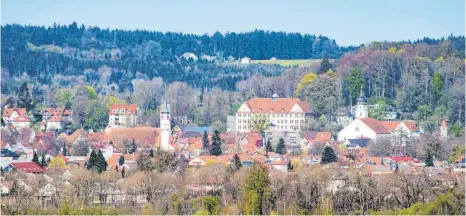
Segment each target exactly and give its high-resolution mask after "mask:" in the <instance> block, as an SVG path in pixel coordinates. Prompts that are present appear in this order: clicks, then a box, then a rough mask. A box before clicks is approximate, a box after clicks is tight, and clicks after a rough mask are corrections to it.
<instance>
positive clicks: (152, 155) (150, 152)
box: [149, 149, 155, 158]
mask: <svg viewBox="0 0 466 216" xmlns="http://www.w3.org/2000/svg"><path fill="white" fill-rule="evenodd" d="M154 156H155V154H154V149H150V151H149V157H151V158H154Z"/></svg>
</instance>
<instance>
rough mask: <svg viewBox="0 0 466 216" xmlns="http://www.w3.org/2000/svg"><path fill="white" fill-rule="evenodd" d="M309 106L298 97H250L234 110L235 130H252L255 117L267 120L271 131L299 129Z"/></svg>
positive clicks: (295, 130) (244, 131)
mask: <svg viewBox="0 0 466 216" xmlns="http://www.w3.org/2000/svg"><path fill="white" fill-rule="evenodd" d="M308 113H310V108H309V106H308V105H307V104H306V103H304V102H303V101H301V100H300V99H298V98H279V97H278V95H277V94H274V95H273V96H272V98H252V99H251V100H249V101H247V102H245V103H243V104H242V105H241V107H240V108H239V109H238V111H237V112H236V131H237V132H240V133H249V132H252V131H254V128H253V127H252V125H251V124H253V121H254V120H255V119H258V120H261V121H266V122H269V124H270V127H269V130H272V131H293V132H297V131H301V130H302V129H303V128H304V124H305V116H306V114H308Z"/></svg>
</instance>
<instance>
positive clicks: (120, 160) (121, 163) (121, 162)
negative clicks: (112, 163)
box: [118, 155, 125, 166]
mask: <svg viewBox="0 0 466 216" xmlns="http://www.w3.org/2000/svg"><path fill="white" fill-rule="evenodd" d="M118 164H120V166H121V165H123V164H125V157H123V155H120V159H119V160H118Z"/></svg>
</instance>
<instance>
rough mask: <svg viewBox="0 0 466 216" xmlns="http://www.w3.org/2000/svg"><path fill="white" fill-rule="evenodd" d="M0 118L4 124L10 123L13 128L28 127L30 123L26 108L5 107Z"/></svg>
mask: <svg viewBox="0 0 466 216" xmlns="http://www.w3.org/2000/svg"><path fill="white" fill-rule="evenodd" d="M2 118H3V121H4V122H5V124H11V125H13V127H15V128H29V127H31V124H32V121H31V119H30V118H29V116H28V114H27V111H26V108H7V109H5V110H4V111H3V115H2Z"/></svg>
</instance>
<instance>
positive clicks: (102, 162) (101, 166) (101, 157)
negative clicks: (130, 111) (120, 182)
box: [96, 150, 108, 173]
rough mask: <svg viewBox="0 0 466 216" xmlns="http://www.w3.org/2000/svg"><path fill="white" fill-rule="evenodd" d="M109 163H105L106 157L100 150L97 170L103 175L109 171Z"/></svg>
mask: <svg viewBox="0 0 466 216" xmlns="http://www.w3.org/2000/svg"><path fill="white" fill-rule="evenodd" d="M107 166H108V164H107V161H105V157H104V155H103V154H102V151H100V150H99V152H98V153H97V159H96V168H97V172H99V173H102V172H103V171H107Z"/></svg>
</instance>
